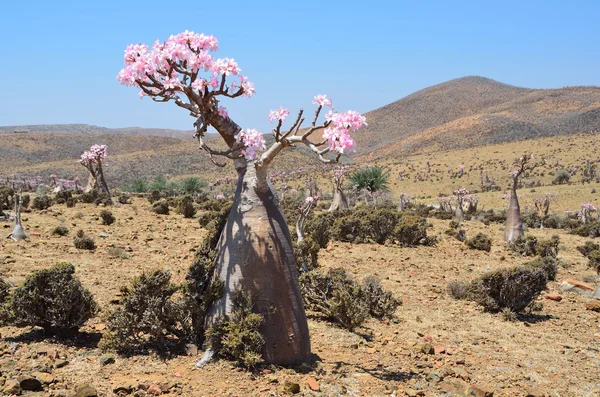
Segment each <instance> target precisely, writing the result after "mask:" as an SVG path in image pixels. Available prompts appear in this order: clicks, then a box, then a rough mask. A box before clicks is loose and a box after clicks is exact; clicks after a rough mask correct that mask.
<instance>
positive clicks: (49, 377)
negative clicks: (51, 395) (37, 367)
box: [31, 372, 56, 385]
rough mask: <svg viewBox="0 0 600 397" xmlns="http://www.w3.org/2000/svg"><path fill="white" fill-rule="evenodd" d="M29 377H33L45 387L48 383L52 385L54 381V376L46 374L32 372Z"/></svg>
mask: <svg viewBox="0 0 600 397" xmlns="http://www.w3.org/2000/svg"><path fill="white" fill-rule="evenodd" d="M31 375H33V376H35V377H36V378H37V379H39V380H40V382H42V383H43V384H45V385H49V384H50V383H54V382H55V381H56V380H55V379H54V376H52V374H49V373H48V372H33V373H32V374H31Z"/></svg>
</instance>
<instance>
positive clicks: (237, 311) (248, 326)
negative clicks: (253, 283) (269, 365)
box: [206, 291, 265, 368]
mask: <svg viewBox="0 0 600 397" xmlns="http://www.w3.org/2000/svg"><path fill="white" fill-rule="evenodd" d="M233 305H234V307H233V310H232V312H231V314H230V315H227V316H223V317H221V318H219V320H218V321H217V322H216V323H215V324H214V325H213V326H212V327H211V328H209V329H208V330H206V344H207V346H208V347H210V348H211V349H212V350H213V351H214V352H215V354H216V355H217V356H219V357H223V358H225V359H228V360H232V361H235V362H237V363H238V364H239V365H241V366H243V367H246V368H253V367H255V366H256V365H257V364H259V363H260V362H262V355H261V350H262V348H263V346H264V344H265V340H264V338H263V336H262V334H261V333H260V327H261V325H262V324H263V322H264V317H263V316H262V315H261V314H257V313H253V312H252V309H253V307H254V302H253V300H252V299H251V298H249V297H247V296H245V295H244V294H243V293H242V292H240V291H238V293H236V294H235V296H234V299H233Z"/></svg>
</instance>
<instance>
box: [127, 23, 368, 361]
mask: <svg viewBox="0 0 600 397" xmlns="http://www.w3.org/2000/svg"><path fill="white" fill-rule="evenodd" d="M217 49H218V41H217V39H216V38H215V37H214V36H210V35H209V36H207V35H204V34H196V33H193V32H188V31H185V32H183V33H180V34H177V35H174V36H171V37H170V38H169V39H168V40H166V41H165V42H159V41H157V42H155V43H154V45H153V46H152V47H148V46H147V45H144V44H135V45H130V46H128V47H127V49H126V50H125V66H124V68H123V69H122V70H121V71H120V72H119V74H118V76H117V78H118V80H119V81H120V82H121V83H122V84H124V85H127V86H135V87H138V88H139V89H141V92H140V96H141V97H146V96H147V97H149V98H151V99H152V100H153V101H155V102H173V103H175V104H176V105H177V106H179V107H181V108H183V109H185V110H186V111H187V112H188V113H189V114H190V115H191V116H192V117H193V118H195V123H194V126H195V130H196V132H195V138H196V139H197V140H198V143H199V146H200V148H201V149H202V150H204V151H205V152H206V153H207V154H208V155H209V157H210V159H211V160H212V161H213V163H215V164H216V165H219V166H224V165H225V164H226V163H223V162H221V161H218V159H229V160H232V161H233V164H234V167H235V169H236V171H237V174H238V182H237V188H236V191H235V196H234V202H233V206H232V208H231V211H230V212H229V215H228V218H227V221H226V224H225V227H224V229H223V232H222V234H221V237H220V240H219V242H218V244H217V254H216V258H215V272H216V275H217V276H218V277H219V278H220V279H221V280H222V281H223V283H224V286H223V297H222V298H221V299H219V300H218V301H216V302H215V303H214V304H213V305H212V306H211V308H210V309H209V311H208V314H207V320H206V326H207V327H210V326H212V325H213V324H215V322H216V321H217V320H218V319H219V318H221V317H222V316H225V315H228V314H230V313H231V312H232V309H233V307H234V295H235V294H236V293H237V292H238V291H242V292H243V293H245V294H247V295H250V296H252V297H260V299H258V301H257V303H256V305H255V309H256V310H257V311H258V312H260V313H261V314H262V315H263V317H264V323H263V326H262V327H261V333H262V335H263V337H264V339H265V345H264V350H263V352H262V355H263V358H264V360H265V361H266V362H267V363H274V364H280V365H286V364H292V363H297V362H301V361H304V360H307V359H308V358H309V357H310V338H309V332H308V324H307V320H306V314H305V312H304V308H303V305H302V298H301V295H300V289H299V285H298V272H297V269H296V263H295V262H296V261H295V258H294V252H293V249H292V240H291V237H290V232H289V228H288V226H287V223H286V220H285V218H284V215H283V212H282V210H281V208H280V206H279V201H278V199H277V197H278V196H277V194H276V192H275V190H274V188H273V186H272V185H271V183H270V181H269V178H268V170H269V167H270V166H271V164H272V162H273V160H274V159H275V157H276V156H277V155H278V154H279V153H281V152H282V151H283V150H284V149H285V148H287V147H289V146H293V145H304V146H306V147H307V148H308V149H309V151H311V152H312V153H313V154H314V155H316V156H317V157H318V158H319V160H321V161H322V162H324V163H336V162H337V161H338V160H339V159H340V157H341V155H342V154H343V153H346V152H348V151H353V150H354V149H355V142H354V139H353V138H352V136H351V133H353V132H355V131H357V130H358V129H359V128H361V127H363V126H364V125H366V122H365V118H364V117H363V116H362V115H361V114H360V113H358V112H355V111H347V112H344V113H337V112H335V111H333V107H332V103H331V100H330V99H329V98H327V97H326V96H325V95H317V96H315V97H314V100H313V104H315V105H316V110H315V112H314V115H313V116H312V118H311V119H312V121H311V123H310V125H309V127H308V128H306V129H304V130H301V127H302V125H303V123H304V111H303V110H300V111H299V112H298V115H297V116H296V117H295V118H294V121H293V122H292V123H291V125H289V127H288V128H284V123H285V121H286V118H287V116H288V115H289V114H290V112H289V110H288V109H286V108H283V107H281V108H280V109H277V110H272V111H271V112H270V114H269V120H270V121H271V122H275V123H276V126H275V128H273V131H272V133H273V138H274V141H273V143H272V144H271V145H270V146H269V147H268V148H267V147H266V143H265V140H264V137H263V134H262V133H261V132H260V131H258V130H256V129H242V128H241V127H240V126H239V125H238V124H236V123H235V122H234V121H233V120H232V118H231V117H229V113H228V111H227V109H226V108H225V107H224V106H222V105H221V104H220V101H221V100H222V99H223V98H229V99H233V98H239V97H251V96H252V95H253V94H254V92H255V89H254V84H253V83H252V82H251V81H250V80H249V79H248V78H247V77H246V76H244V75H242V74H241V69H240V68H239V66H238V64H237V62H235V60H234V59H232V58H218V59H216V58H214V57H213V56H212V55H211V53H212V52H214V51H216V50H217ZM327 107H329V108H331V110H330V111H329V112H328V113H327V114H326V115H325V121H322V122H321V121H320V118H319V116H321V112H322V111H323V109H325V108H327ZM209 128H214V129H215V130H216V131H217V133H218V134H219V135H220V136H221V138H222V139H223V141H224V143H225V144H226V146H227V149H225V150H217V149H215V148H213V147H210V146H209V145H208V143H207V142H206V141H205V140H204V136H205V134H206V133H207V131H208V129H209ZM317 132H318V133H319V134H318V135H319V136H318V137H316V136H317V134H316V133H317ZM321 133H322V136H321ZM315 137H316V138H315ZM263 150H264V151H263ZM331 154H333V157H331V156H330V155H331ZM273 308H276V309H277V310H272V309H273ZM209 354H210V353H209ZM206 357H208V356H206ZM205 361H206V360H204V361H202V362H205Z"/></svg>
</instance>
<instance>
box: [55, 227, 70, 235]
mask: <svg viewBox="0 0 600 397" xmlns="http://www.w3.org/2000/svg"><path fill="white" fill-rule="evenodd" d="M50 234H52V235H53V236H54V235H57V236H66V235H67V234H69V229H68V228H67V227H66V226H63V225H61V226H56V227H55V228H54V229H52V232H51V233H50Z"/></svg>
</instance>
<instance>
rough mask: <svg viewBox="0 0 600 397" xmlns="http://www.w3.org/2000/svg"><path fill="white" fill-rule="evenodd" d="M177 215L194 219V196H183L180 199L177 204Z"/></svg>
mask: <svg viewBox="0 0 600 397" xmlns="http://www.w3.org/2000/svg"><path fill="white" fill-rule="evenodd" d="M177 213H179V214H181V215H183V217H184V218H193V217H194V215H196V209H195V208H194V200H192V196H183V197H181V198H180V199H179V203H178V204H177Z"/></svg>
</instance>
